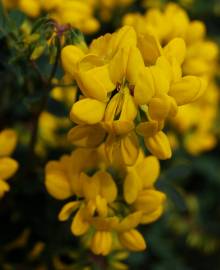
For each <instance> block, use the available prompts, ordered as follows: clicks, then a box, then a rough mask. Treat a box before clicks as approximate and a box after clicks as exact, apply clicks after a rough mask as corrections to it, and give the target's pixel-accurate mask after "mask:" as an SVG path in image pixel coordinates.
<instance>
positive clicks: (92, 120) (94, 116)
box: [70, 98, 106, 125]
mask: <svg viewBox="0 0 220 270" xmlns="http://www.w3.org/2000/svg"><path fill="white" fill-rule="evenodd" d="M105 107H106V103H104V102H101V101H98V100H95V99H91V98H84V99H82V100H79V101H77V102H76V103H74V105H73V107H72V109H71V112H70V119H71V120H72V121H73V122H75V123H77V124H89V125H93V124H96V123H99V122H100V121H101V120H102V119H103V117H104V113H105Z"/></svg>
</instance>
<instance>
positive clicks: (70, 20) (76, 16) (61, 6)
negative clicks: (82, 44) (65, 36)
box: [3, 0, 99, 33]
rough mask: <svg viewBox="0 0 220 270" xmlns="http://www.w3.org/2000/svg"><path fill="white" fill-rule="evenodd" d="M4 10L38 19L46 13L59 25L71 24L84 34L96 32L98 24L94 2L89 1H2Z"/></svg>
mask: <svg viewBox="0 0 220 270" xmlns="http://www.w3.org/2000/svg"><path fill="white" fill-rule="evenodd" d="M3 4H4V5H5V7H6V8H8V9H11V8H19V9H20V10H21V11H23V12H24V13H25V14H27V15H28V16H30V17H33V18H35V17H38V16H39V15H40V14H41V13H43V12H47V13H48V14H49V16H50V17H51V18H52V19H54V20H55V21H56V22H58V23H60V24H71V25H72V26H73V27H76V28H79V29H80V30H81V31H82V32H84V33H93V32H95V31H97V30H98V28H99V22H98V20H97V19H96V18H95V17H94V14H93V13H94V9H95V5H94V1H90V0H83V1H78V0H47V1H39V0H4V1H3Z"/></svg>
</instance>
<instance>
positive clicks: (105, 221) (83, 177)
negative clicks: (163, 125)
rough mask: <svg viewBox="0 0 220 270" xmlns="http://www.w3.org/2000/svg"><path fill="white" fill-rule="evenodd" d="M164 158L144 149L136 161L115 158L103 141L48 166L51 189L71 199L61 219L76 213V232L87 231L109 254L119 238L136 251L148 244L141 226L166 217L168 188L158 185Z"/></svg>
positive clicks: (96, 245) (96, 248) (93, 247)
mask: <svg viewBox="0 0 220 270" xmlns="http://www.w3.org/2000/svg"><path fill="white" fill-rule="evenodd" d="M159 170H160V169H159V162H158V160H157V159H156V158H155V157H154V156H148V157H145V156H144V155H143V153H141V152H140V154H139V156H138V159H137V161H136V163H135V164H134V166H130V167H127V166H123V165H122V164H119V163H117V164H112V163H109V162H108V160H106V158H105V153H104V149H103V145H102V146H100V147H99V148H96V149H83V148H79V149H76V150H74V151H73V152H72V154H71V155H64V156H62V157H61V159H60V160H59V161H50V162H48V164H47V166H46V177H45V184H46V187H47V190H48V192H49V193H50V194H51V195H52V196H53V197H55V198H56V199H59V200H65V199H69V201H68V202H67V203H66V204H65V205H64V207H63V208H62V210H61V212H60V214H59V219H60V220H61V221H66V220H67V219H69V218H71V219H72V223H71V231H72V233H73V234H74V235H75V236H81V235H87V238H88V239H89V240H88V241H89V245H90V248H91V250H92V251H93V252H94V253H95V254H97V255H107V254H109V253H110V252H111V250H112V249H113V248H114V246H117V245H118V243H119V244H120V245H121V246H122V247H124V248H126V249H128V250H131V251H141V250H144V249H145V248H146V244H145V240H144V238H143V237H142V235H141V234H140V233H139V232H138V231H137V229H136V227H137V226H138V225H139V224H148V223H151V222H153V221H155V220H156V219H158V218H159V217H160V215H161V214H162V212H163V208H164V201H165V194H164V193H162V192H160V191H158V190H156V189H155V187H154V183H155V181H156V179H157V177H158V175H159Z"/></svg>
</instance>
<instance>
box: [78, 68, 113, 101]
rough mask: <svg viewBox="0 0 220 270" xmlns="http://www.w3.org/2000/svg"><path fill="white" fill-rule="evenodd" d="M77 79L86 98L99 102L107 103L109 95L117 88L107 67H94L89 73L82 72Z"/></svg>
mask: <svg viewBox="0 0 220 270" xmlns="http://www.w3.org/2000/svg"><path fill="white" fill-rule="evenodd" d="M76 79H77V83H78V85H79V87H80V89H81V91H82V92H83V94H84V95H85V96H87V97H90V98H94V99H97V100H99V101H107V93H108V92H111V91H113V90H114V88H115V85H114V84H113V83H112V81H111V79H110V75H109V71H108V66H107V65H103V66H100V67H94V68H92V69H90V70H87V71H84V70H80V71H79V72H78V73H77V78H76Z"/></svg>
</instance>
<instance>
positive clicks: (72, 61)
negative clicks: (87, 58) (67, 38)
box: [61, 45, 84, 76]
mask: <svg viewBox="0 0 220 270" xmlns="http://www.w3.org/2000/svg"><path fill="white" fill-rule="evenodd" d="M83 56H84V53H83V51H82V50H81V49H80V48H78V47H77V46H74V45H68V46H66V47H64V48H63V49H62V51H61V61H62V66H63V69H64V70H65V72H67V73H69V74H71V75H72V76H74V75H75V73H76V71H77V63H78V62H79V61H80V60H81V59H82V58H83Z"/></svg>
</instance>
